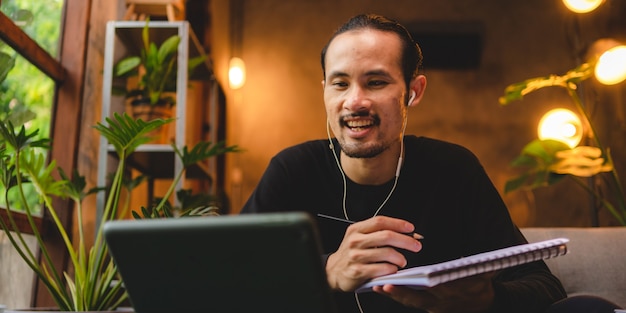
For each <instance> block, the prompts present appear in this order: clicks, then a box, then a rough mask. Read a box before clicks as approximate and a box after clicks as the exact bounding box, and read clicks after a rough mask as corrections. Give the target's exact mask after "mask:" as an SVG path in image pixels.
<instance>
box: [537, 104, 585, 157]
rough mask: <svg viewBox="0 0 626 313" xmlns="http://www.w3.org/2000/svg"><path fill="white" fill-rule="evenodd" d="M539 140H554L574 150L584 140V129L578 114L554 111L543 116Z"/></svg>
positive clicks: (539, 129)
mask: <svg viewBox="0 0 626 313" xmlns="http://www.w3.org/2000/svg"><path fill="white" fill-rule="evenodd" d="M538 133H539V139H541V140H546V139H552V140H557V141H560V142H563V143H565V144H566V145H568V146H569V147H570V148H574V147H576V146H577V145H578V143H580V140H581V139H582V138H583V128H582V123H581V122H580V119H579V118H578V116H577V115H576V114H574V113H573V112H572V111H570V110H567V109H554V110H550V111H548V112H547V113H546V114H544V115H543V117H542V118H541V120H540V121H539V126H538Z"/></svg>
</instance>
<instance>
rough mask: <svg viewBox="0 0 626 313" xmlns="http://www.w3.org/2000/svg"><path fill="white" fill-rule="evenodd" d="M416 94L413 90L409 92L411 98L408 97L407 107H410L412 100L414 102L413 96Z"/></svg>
mask: <svg viewBox="0 0 626 313" xmlns="http://www.w3.org/2000/svg"><path fill="white" fill-rule="evenodd" d="M416 95H417V94H416V93H415V91H414V90H411V97H409V102H407V103H406V105H407V106H409V105H411V102H413V100H415V96H416Z"/></svg>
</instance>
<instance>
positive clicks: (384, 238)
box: [326, 216, 422, 291]
mask: <svg viewBox="0 0 626 313" xmlns="http://www.w3.org/2000/svg"><path fill="white" fill-rule="evenodd" d="M413 230H414V226H413V225H412V224H411V223H409V222H407V221H404V220H401V219H396V218H391V217H385V216H378V217H374V218H370V219H368V220H365V221H361V222H357V223H354V224H352V225H350V226H349V227H348V228H347V230H346V234H345V236H344V238H343V241H342V242H341V244H340V245H339V248H338V249H337V251H335V253H333V254H331V255H330V256H329V257H328V259H327V263H326V273H327V278H328V282H329V285H330V286H331V288H333V289H336V290H341V291H353V290H354V289H356V288H357V287H359V286H360V285H362V284H363V283H365V282H366V281H368V280H370V279H372V278H374V277H378V276H382V275H387V274H392V273H395V272H397V271H398V269H399V268H403V267H405V266H406V265H407V261H406V258H405V257H404V256H403V255H402V253H400V252H399V251H398V249H404V250H407V251H412V252H418V251H420V250H421V249H422V245H421V243H420V242H419V241H418V240H416V239H415V238H414V237H411V236H407V235H406V234H404V233H410V232H413Z"/></svg>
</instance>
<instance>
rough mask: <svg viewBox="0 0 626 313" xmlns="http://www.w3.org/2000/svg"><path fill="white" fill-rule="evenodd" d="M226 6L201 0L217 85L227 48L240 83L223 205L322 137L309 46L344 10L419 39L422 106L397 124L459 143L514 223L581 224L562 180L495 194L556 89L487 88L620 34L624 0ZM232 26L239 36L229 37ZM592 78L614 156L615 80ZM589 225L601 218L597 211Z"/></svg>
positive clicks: (232, 108)
mask: <svg viewBox="0 0 626 313" xmlns="http://www.w3.org/2000/svg"><path fill="white" fill-rule="evenodd" d="M237 3H238V4H239V5H240V6H241V7H240V8H239V9H238V10H233V9H232V2H230V3H229V1H226V0H212V1H211V12H212V13H211V14H212V21H213V23H212V25H211V28H212V32H211V38H212V39H213V41H212V55H213V58H214V61H215V65H216V74H217V77H218V79H219V80H220V81H221V82H222V84H223V85H224V86H227V80H226V72H227V66H228V60H229V58H230V57H231V56H239V57H242V58H243V59H244V60H245V62H246V66H247V73H248V78H247V82H246V85H245V86H244V87H243V88H241V89H239V90H227V99H228V130H227V131H228V132H227V133H228V140H229V142H230V143H236V144H239V145H241V146H242V147H243V148H245V149H246V152H245V153H243V154H239V155H235V156H231V157H230V158H229V160H228V170H227V173H229V177H227V181H228V188H229V190H228V192H229V194H231V197H232V199H233V208H234V209H235V211H236V210H237V209H238V208H239V207H240V206H241V205H242V204H243V202H244V201H245V200H246V199H247V197H248V196H249V194H250V193H251V192H252V190H253V188H254V187H255V186H256V184H257V182H258V180H259V178H260V176H261V175H262V172H263V170H264V169H265V167H266V166H267V163H268V162H269V159H270V158H271V157H272V156H273V155H274V154H275V153H276V152H278V151H279V150H281V149H282V148H285V147H287V146H289V145H292V144H296V143H298V142H301V141H304V140H309V139H316V138H323V137H325V135H326V133H325V113H324V107H323V101H322V88H321V84H320V81H321V79H322V73H321V69H320V66H319V51H320V49H321V48H322V46H323V45H324V44H325V43H326V41H327V39H328V37H329V35H330V34H331V33H332V32H333V31H334V29H335V28H336V27H337V26H339V24H341V23H342V22H344V21H345V20H346V19H348V18H349V17H350V16H352V15H354V14H357V13H362V12H373V13H380V14H383V15H387V16H389V17H392V18H394V19H397V20H399V21H400V22H402V23H404V24H405V25H407V26H409V28H410V29H411V31H412V32H413V33H414V34H415V35H416V40H417V41H418V42H420V43H421V44H422V49H423V53H424V56H425V74H426V76H427V78H428V88H427V90H426V95H425V97H424V99H423V101H422V103H421V104H420V105H419V106H418V107H415V108H413V109H412V110H411V111H410V114H409V126H408V128H407V133H411V134H416V135H423V136H430V137H435V138H439V139H443V140H448V141H451V142H455V143H459V144H462V145H464V146H466V147H468V148H470V149H471V150H472V151H473V152H474V153H476V155H477V156H478V157H479V158H480V160H481V161H482V163H483V165H484V167H485V169H486V170H487V172H488V174H489V175H490V177H491V178H492V180H493V181H494V184H495V185H496V187H497V188H498V190H500V191H501V193H502V194H503V197H504V199H505V201H506V203H507V205H508V206H509V209H510V211H511V214H512V215H513V217H514V219H515V221H516V222H518V224H520V225H522V226H533V225H534V226H587V225H588V224H589V223H590V219H589V213H588V210H589V201H588V199H587V197H586V194H585V193H584V192H583V191H582V189H580V187H578V186H576V185H574V184H572V183H571V182H567V181H564V182H562V183H560V184H559V185H558V186H554V187H550V188H543V189H540V190H536V191H534V192H521V191H520V192H513V193H509V194H506V195H505V194H504V193H503V189H504V184H505V182H506V180H507V179H510V178H511V177H513V176H514V175H515V174H516V172H515V170H514V169H512V168H511V167H510V166H509V163H510V161H511V160H513V158H515V157H516V156H517V155H518V153H519V152H520V150H521V149H522V148H523V146H524V145H525V144H526V143H528V142H529V141H531V140H532V139H534V138H535V137H536V131H535V129H536V125H537V122H538V120H539V118H540V117H541V115H542V114H543V113H545V112H546V111H548V110H549V109H551V108H554V107H568V108H573V105H572V102H571V100H570V99H569V97H568V96H567V95H566V93H565V92H564V91H563V90H560V89H545V90H541V91H538V92H536V93H534V94H531V95H528V96H527V97H526V98H525V100H524V101H522V102H516V103H514V104H512V105H510V106H507V107H501V106H500V105H499V104H498V97H500V96H501V95H502V92H503V90H504V88H505V87H506V86H507V85H508V84H511V83H514V82H518V81H521V80H524V79H526V78H530V77H536V76H543V75H547V74H551V73H555V74H562V73H564V72H565V71H567V70H568V69H570V68H573V67H574V66H576V65H577V64H578V61H579V60H580V57H581V55H582V54H583V53H584V50H585V49H586V46H587V45H589V44H590V43H591V42H593V41H594V40H596V39H598V38H601V37H606V36H610V35H613V36H616V35H618V36H622V37H623V36H624V32H626V28H625V27H624V26H623V22H622V20H624V18H623V17H622V16H620V14H619V13H618V12H626V2H625V1H616V0H612V1H611V0H608V1H607V2H606V3H605V4H604V5H603V6H602V7H600V9H599V10H598V11H596V12H594V13H591V14H588V15H585V16H576V15H575V14H574V13H571V12H569V11H567V9H566V8H565V7H564V6H563V4H562V3H561V1H545V0H528V1H502V0H492V1H484V0H465V1H456V0H440V1H416V0H397V1H392V2H390V1H376V0H364V1H347V0H343V1H341V0H340V1H335V0H321V1H312V0H292V1H282V0H263V1H255V0H241V1H237ZM237 12H238V13H237ZM231 13H236V14H231ZM233 22H236V23H233ZM233 29H240V33H238V34H235V35H233V34H232V30H233ZM620 32H621V33H620ZM233 38H239V39H237V40H233ZM234 54H238V55H234ZM592 87H593V86H590V87H589V88H588V89H590V90H593V93H594V99H596V100H597V103H596V104H590V105H594V116H593V118H594V119H598V121H600V122H601V123H602V124H603V129H602V135H603V136H605V135H606V144H607V145H611V146H614V149H613V151H614V154H615V155H616V156H617V157H619V160H626V158H624V157H625V156H623V154H624V153H625V152H622V151H626V147H624V145H623V143H622V141H623V140H622V139H621V138H623V134H624V131H625V130H624V122H623V121H624V120H625V119H626V118H625V115H624V112H623V111H624V110H623V108H622V107H623V105H624V102H623V98H624V93H625V91H624V90H625V89H624V87H623V84H622V86H617V87H613V88H609V89H608V90H607V89H606V88H604V89H600V88H592ZM598 132H600V130H599V131H598ZM618 150H619V152H618ZM617 157H616V159H617ZM619 166H620V167H622V165H621V164H620V165H619ZM601 222H602V224H610V223H612V221H611V219H610V218H606V216H605V215H604V214H603V215H602V219H601Z"/></svg>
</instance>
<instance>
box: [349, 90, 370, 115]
mask: <svg viewBox="0 0 626 313" xmlns="http://www.w3.org/2000/svg"><path fill="white" fill-rule="evenodd" d="M369 106H370V101H369V99H368V98H367V93H366V92H365V91H364V90H363V89H362V88H359V87H353V88H351V90H350V92H349V93H348V95H347V98H346V101H345V102H344V108H345V109H347V110H349V111H353V112H356V111H361V110H364V109H367V108H369Z"/></svg>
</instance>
